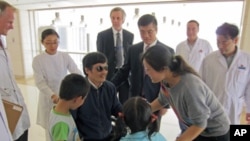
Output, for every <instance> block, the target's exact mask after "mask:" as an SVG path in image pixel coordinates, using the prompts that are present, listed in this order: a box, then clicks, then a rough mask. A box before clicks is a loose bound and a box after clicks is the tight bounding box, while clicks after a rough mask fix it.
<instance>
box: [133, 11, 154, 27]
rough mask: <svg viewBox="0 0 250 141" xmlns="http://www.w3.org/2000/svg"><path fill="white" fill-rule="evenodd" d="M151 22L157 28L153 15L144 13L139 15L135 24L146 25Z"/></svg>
mask: <svg viewBox="0 0 250 141" xmlns="http://www.w3.org/2000/svg"><path fill="white" fill-rule="evenodd" d="M151 23H153V25H155V27H156V28H157V20H156V18H155V16H153V15H151V14H145V15H143V16H141V17H140V19H139V20H138V23H137V24H138V27H140V26H147V25H149V24H151Z"/></svg>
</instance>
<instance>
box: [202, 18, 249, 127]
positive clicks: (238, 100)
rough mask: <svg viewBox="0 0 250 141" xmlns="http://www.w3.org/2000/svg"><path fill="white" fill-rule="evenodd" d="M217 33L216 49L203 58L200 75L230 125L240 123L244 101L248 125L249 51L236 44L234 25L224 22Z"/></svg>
mask: <svg viewBox="0 0 250 141" xmlns="http://www.w3.org/2000/svg"><path fill="white" fill-rule="evenodd" d="M216 34H217V45H218V48H219V50H218V51H215V52H213V53H211V54H210V55H208V56H207V57H206V58H205V59H204V60H203V63H202V66H201V70H200V74H201V77H202V79H203V80H204V81H205V83H206V84H207V85H208V86H209V87H210V88H211V89H212V91H214V93H215V94H216V96H217V97H218V99H219V101H220V102H221V103H222V105H223V106H224V108H225V111H226V113H227V114H228V116H229V118H230V121H231V124H240V116H241V113H242V110H243V106H244V104H245V106H246V113H247V114H246V118H245V119H246V121H247V122H248V124H250V54H248V53H245V52H243V51H241V50H240V48H238V47H237V43H238V40H239V38H238V34H239V29H238V27H237V26H235V25H233V24H228V23H224V24H222V25H221V26H219V27H218V28H217V30H216Z"/></svg>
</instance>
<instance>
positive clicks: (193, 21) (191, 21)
mask: <svg viewBox="0 0 250 141" xmlns="http://www.w3.org/2000/svg"><path fill="white" fill-rule="evenodd" d="M189 23H196V24H197V27H199V26H200V24H199V22H198V21H196V20H190V21H188V22H187V24H189Z"/></svg>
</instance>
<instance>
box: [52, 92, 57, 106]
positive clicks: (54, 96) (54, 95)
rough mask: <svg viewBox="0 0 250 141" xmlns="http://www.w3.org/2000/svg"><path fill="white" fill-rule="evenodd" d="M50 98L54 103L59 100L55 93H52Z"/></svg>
mask: <svg viewBox="0 0 250 141" xmlns="http://www.w3.org/2000/svg"><path fill="white" fill-rule="evenodd" d="M51 100H52V102H53V103H54V104H57V103H58V101H59V96H58V95H57V94H53V95H52V96H51Z"/></svg>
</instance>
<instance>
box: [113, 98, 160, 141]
mask: <svg viewBox="0 0 250 141" xmlns="http://www.w3.org/2000/svg"><path fill="white" fill-rule="evenodd" d="M152 114H153V112H152V109H151V106H150V104H149V103H148V102H147V101H146V99H144V98H142V97H139V96H137V97H132V98H130V99H128V100H127V101H126V102H125V103H124V105H123V116H122V117H118V119H117V121H116V126H115V138H116V139H115V140H117V139H120V138H121V137H122V136H125V135H126V134H127V129H126V126H128V127H129V129H130V130H131V134H133V133H136V132H140V131H148V139H149V140H151V139H150V138H151V135H152V134H153V133H154V132H157V131H158V129H159V124H158V120H155V121H154V122H152Z"/></svg>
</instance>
